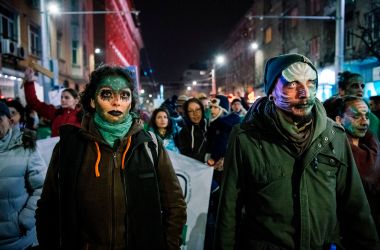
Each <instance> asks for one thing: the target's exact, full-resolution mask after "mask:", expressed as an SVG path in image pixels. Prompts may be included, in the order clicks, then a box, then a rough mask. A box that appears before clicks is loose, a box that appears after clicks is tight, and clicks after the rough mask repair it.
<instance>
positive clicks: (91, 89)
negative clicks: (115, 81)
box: [80, 64, 138, 113]
mask: <svg viewBox="0 0 380 250" xmlns="http://www.w3.org/2000/svg"><path fill="white" fill-rule="evenodd" d="M108 76H121V77H123V78H125V80H126V81H127V87H128V88H129V89H130V90H131V92H132V103H131V110H130V111H133V110H134V108H135V106H136V103H137V100H138V95H137V92H136V88H135V85H134V82H133V80H132V78H131V76H130V72H129V71H128V70H127V69H124V68H122V67H119V66H111V65H106V64H105V65H102V66H100V67H98V68H97V69H96V70H94V71H93V72H92V73H91V74H90V82H89V84H87V86H86V89H85V90H84V91H83V92H82V93H81V100H80V102H81V104H82V107H83V109H84V110H85V111H86V112H88V113H94V112H95V109H94V108H93V107H91V99H95V92H96V89H97V88H98V86H99V84H100V83H101V82H102V80H103V79H104V78H106V77H108Z"/></svg>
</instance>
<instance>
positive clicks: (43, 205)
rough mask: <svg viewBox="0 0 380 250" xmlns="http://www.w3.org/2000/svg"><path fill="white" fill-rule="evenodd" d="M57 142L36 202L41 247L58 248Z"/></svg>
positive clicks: (38, 235) (38, 236)
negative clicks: (39, 196)
mask: <svg viewBox="0 0 380 250" xmlns="http://www.w3.org/2000/svg"><path fill="white" fill-rule="evenodd" d="M58 144H59V143H58ZM58 144H57V145H56V146H55V148H54V150H53V155H52V158H51V161H50V164H49V168H48V170H47V174H46V178H45V182H44V186H43V190H42V194H41V199H40V200H39V201H38V202H37V210H36V227H37V238H38V242H39V244H40V247H41V249H58V248H59V247H58V246H59V231H60V230H59V225H60V221H59V195H58V158H59V156H58V151H59V150H58Z"/></svg>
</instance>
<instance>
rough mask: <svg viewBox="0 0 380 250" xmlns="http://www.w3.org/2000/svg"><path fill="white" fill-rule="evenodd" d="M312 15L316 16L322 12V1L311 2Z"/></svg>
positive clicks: (314, 0)
mask: <svg viewBox="0 0 380 250" xmlns="http://www.w3.org/2000/svg"><path fill="white" fill-rule="evenodd" d="M309 6H310V14H311V15H316V14H317V13H318V12H319V11H320V10H321V1H320V0H310V5H309Z"/></svg>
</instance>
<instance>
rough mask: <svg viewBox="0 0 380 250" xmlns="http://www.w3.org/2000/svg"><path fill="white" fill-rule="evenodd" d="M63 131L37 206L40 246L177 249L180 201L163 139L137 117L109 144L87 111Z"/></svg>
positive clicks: (182, 218) (183, 218)
mask: <svg viewBox="0 0 380 250" xmlns="http://www.w3.org/2000/svg"><path fill="white" fill-rule="evenodd" d="M67 129H68V131H65V129H61V132H62V133H61V139H60V142H59V143H58V144H57V146H56V148H55V149H54V152H53V156H52V159H51V162H50V166H49V169H48V173H47V176H46V181H45V184H44V189H43V192H42V195H41V200H40V201H39V202H38V208H37V211H36V218H37V235H38V240H39V243H40V245H41V247H42V249H70V250H71V249H110V250H113V249H120V250H121V249H132V250H133V249H160V250H161V249H173V250H174V249H179V245H180V237H181V231H182V227H183V225H184V224H185V222H186V203H185V201H184V199H183V195H182V190H181V187H180V185H179V182H178V180H177V177H176V175H175V172H174V170H173V167H172V165H171V161H170V159H169V156H168V154H167V153H166V151H165V149H164V148H163V146H162V143H161V142H158V155H157V152H155V150H156V149H155V146H156V145H155V143H154V142H153V141H152V137H151V136H150V135H149V133H147V132H145V131H144V130H143V126H142V124H141V122H140V121H139V120H138V119H134V121H133V124H132V127H131V129H130V131H129V132H128V133H127V135H126V136H125V137H124V138H123V139H122V140H121V141H120V143H115V147H114V148H111V147H110V146H109V145H108V144H107V143H106V142H105V141H104V140H103V138H102V136H101V135H100V133H99V131H98V129H97V128H96V126H95V123H94V121H93V119H92V117H90V116H86V117H85V118H84V120H83V123H82V129H80V130H78V129H75V128H73V127H72V126H70V127H68V128H67V127H66V130H67ZM70 130H71V131H70ZM67 132H68V133H67ZM70 136H71V137H70ZM68 138H71V139H68ZM128 138H131V141H130V145H129V146H128V144H129V142H128V141H129V139H128ZM68 143H69V145H67V144H68ZM146 143H148V144H146ZM70 144H71V145H70ZM146 145H149V146H150V147H154V149H153V148H152V149H153V150H152V151H150V150H148V148H147V146H146ZM78 152H81V154H83V155H78ZM149 154H151V155H153V158H156V160H153V161H152V158H151V157H149ZM154 156H155V157H154ZM157 156H158V159H157ZM153 162H156V164H157V166H154V164H153ZM123 163H124V167H123Z"/></svg>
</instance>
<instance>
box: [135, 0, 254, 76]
mask: <svg viewBox="0 0 380 250" xmlns="http://www.w3.org/2000/svg"><path fill="white" fill-rule="evenodd" d="M134 3H135V7H136V9H137V10H139V11H141V12H140V15H139V18H140V23H141V26H140V31H141V33H142V36H143V41H144V45H145V49H144V51H143V53H142V54H141V59H142V64H143V67H144V68H149V65H150V67H151V68H152V69H153V74H154V79H155V80H156V81H158V82H160V83H166V82H177V81H179V80H180V78H181V76H182V73H183V71H184V70H185V69H186V68H188V66H189V65H190V64H193V63H204V62H205V61H206V60H207V59H209V58H212V57H213V55H215V54H216V53H217V52H218V48H219V47H220V46H221V45H222V43H223V42H224V41H225V40H226V39H227V37H228V34H229V33H230V32H231V30H232V29H233V28H234V27H235V26H236V25H237V23H238V22H239V20H240V19H241V18H242V17H243V16H244V14H245V13H246V12H247V11H248V9H249V7H250V6H251V5H252V3H253V0H235V1H234V0H135V1H134Z"/></svg>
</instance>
